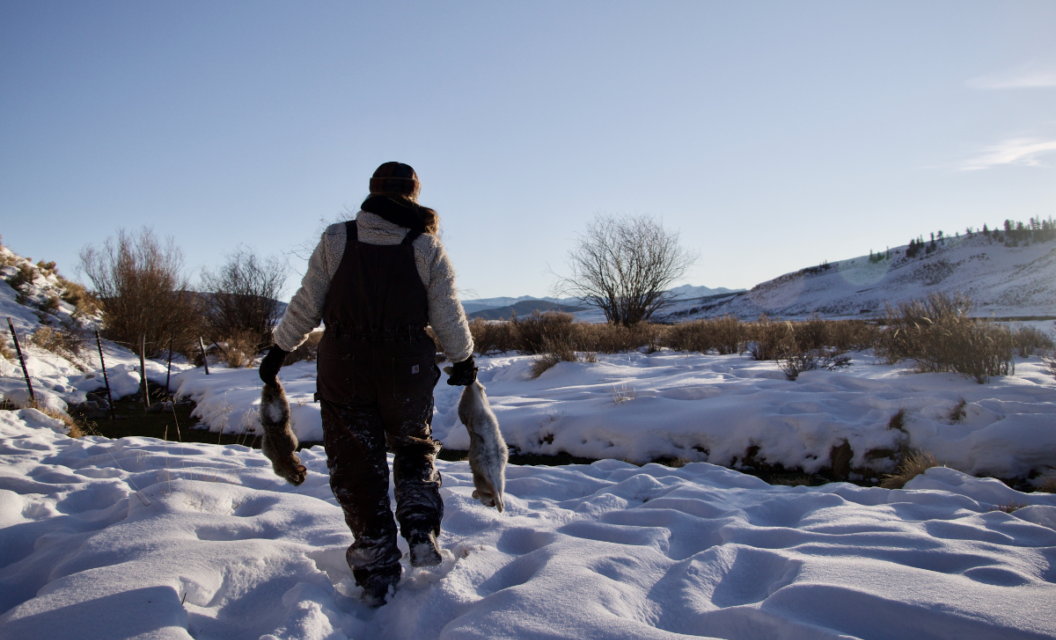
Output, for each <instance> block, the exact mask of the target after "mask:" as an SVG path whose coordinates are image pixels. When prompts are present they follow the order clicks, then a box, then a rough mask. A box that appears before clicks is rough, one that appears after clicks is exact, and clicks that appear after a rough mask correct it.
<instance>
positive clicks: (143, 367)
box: [139, 333, 150, 409]
mask: <svg viewBox="0 0 1056 640" xmlns="http://www.w3.org/2000/svg"><path fill="white" fill-rule="evenodd" d="M146 352H147V334H145V333H144V334H143V335H142V336H141V337H140V339H139V377H140V379H142V380H143V404H144V405H146V407H147V409H150V387H149V386H148V384H147V364H146V361H145V360H144V359H143V354H144V353H146Z"/></svg>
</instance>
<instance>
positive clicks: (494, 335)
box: [469, 318, 517, 354]
mask: <svg viewBox="0 0 1056 640" xmlns="http://www.w3.org/2000/svg"><path fill="white" fill-rule="evenodd" d="M513 328H514V323H513V322H506V321H505V320H485V319H483V318H473V320H471V321H470V323H469V333H470V334H471V335H472V336H473V348H474V349H475V350H476V351H477V353H480V354H489V353H506V352H507V351H515V350H516V349H517V346H516V344H515V340H514V331H513Z"/></svg>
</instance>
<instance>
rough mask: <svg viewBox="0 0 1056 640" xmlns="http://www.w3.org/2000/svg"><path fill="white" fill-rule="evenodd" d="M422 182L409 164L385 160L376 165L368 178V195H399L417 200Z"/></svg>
mask: <svg viewBox="0 0 1056 640" xmlns="http://www.w3.org/2000/svg"><path fill="white" fill-rule="evenodd" d="M421 190H422V183H420V182H418V174H416V173H415V172H414V169H412V168H411V165H409V164H403V163H402V162H386V163H385V164H383V165H381V166H380V167H378V169H377V171H375V172H374V175H373V177H371V179H370V195H372V196H373V195H400V196H407V197H409V198H410V199H411V200H415V201H417V200H418V193H419V192H420V191H421Z"/></svg>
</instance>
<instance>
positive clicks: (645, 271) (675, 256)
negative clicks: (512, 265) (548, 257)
mask: <svg viewBox="0 0 1056 640" xmlns="http://www.w3.org/2000/svg"><path fill="white" fill-rule="evenodd" d="M695 260H696V256H695V255H693V254H691V253H689V252H688V251H686V250H685V249H683V248H682V247H681V246H680V245H679V235H678V233H677V232H672V231H667V230H666V229H664V227H663V225H662V224H661V223H660V221H659V220H657V219H656V218H653V217H651V216H645V215H641V216H620V217H614V216H605V215H599V216H597V217H596V218H595V219H594V220H593V221H592V222H591V223H590V224H589V225H588V226H587V230H586V233H584V234H583V235H582V236H580V238H579V241H578V243H577V245H576V248H575V249H573V250H571V251H570V252H569V254H568V266H569V270H570V272H571V273H570V275H569V276H568V277H561V278H560V279H559V280H558V284H557V286H556V288H557V289H558V290H559V291H561V292H562V293H564V294H566V295H571V296H575V297H577V298H580V299H582V300H584V301H585V302H586V303H588V304H590V305H593V306H596V307H598V308H600V309H601V310H602V312H604V314H605V318H606V320H608V321H609V322H610V323H613V324H622V325H624V326H627V327H630V326H634V325H636V324H638V323H639V322H645V321H648V320H649V319H650V318H652V317H653V315H654V314H655V313H656V312H657V311H660V310H661V309H663V308H664V307H666V306H667V305H668V304H670V302H671V297H670V295H669V294H667V293H666V291H667V290H668V289H669V288H670V285H671V284H672V283H674V282H675V281H676V280H678V279H679V278H681V277H682V276H683V275H684V274H685V272H686V270H687V269H688V268H689V267H690V266H691V265H692V264H693V262H694V261H695Z"/></svg>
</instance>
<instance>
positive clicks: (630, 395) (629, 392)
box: [612, 383, 685, 466]
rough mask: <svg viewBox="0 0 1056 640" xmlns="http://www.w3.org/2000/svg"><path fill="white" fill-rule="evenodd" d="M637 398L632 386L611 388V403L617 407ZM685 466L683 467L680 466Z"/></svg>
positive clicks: (624, 385) (636, 391) (623, 385)
mask: <svg viewBox="0 0 1056 640" xmlns="http://www.w3.org/2000/svg"><path fill="white" fill-rule="evenodd" d="M637 397H638V390H637V389H636V388H635V387H634V385H633V384H626V383H624V384H620V385H613V387H612V403H613V404H615V405H617V406H619V405H621V404H623V403H624V402H630V401H631V400H634V399H635V398H637ZM682 466H685V465H682Z"/></svg>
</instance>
